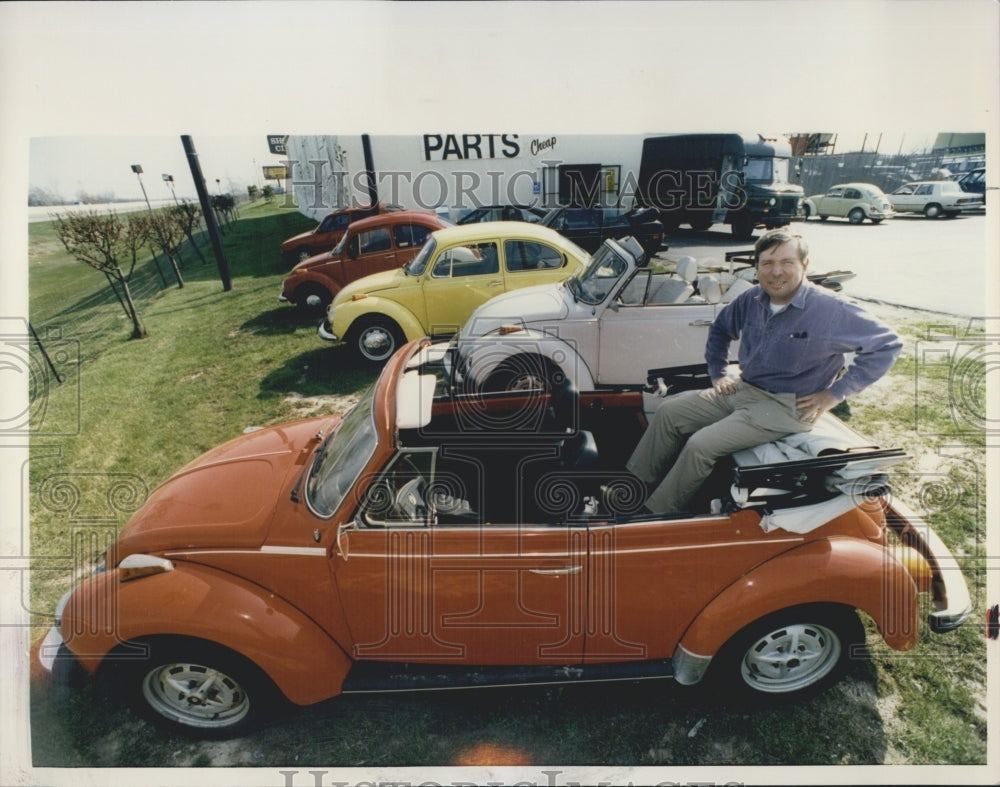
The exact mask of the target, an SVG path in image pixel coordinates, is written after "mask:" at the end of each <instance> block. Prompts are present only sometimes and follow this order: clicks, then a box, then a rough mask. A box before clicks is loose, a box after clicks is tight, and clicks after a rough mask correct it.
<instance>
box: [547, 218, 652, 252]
mask: <svg viewBox="0 0 1000 787" xmlns="http://www.w3.org/2000/svg"><path fill="white" fill-rule="evenodd" d="M541 224H542V226H543V227H551V228H552V229H554V230H556V231H557V232H561V233H562V234H563V235H565V236H566V237H567V238H569V239H570V240H571V241H573V242H574V243H576V244H577V245H578V246H580V247H582V248H584V249H586V250H587V251H589V252H591V253H593V252H595V251H597V249H598V248H599V247H600V245H601V244H602V243H603V242H604V241H605V240H607V239H608V238H624V237H625V236H627V235H630V236H632V237H633V238H636V239H637V240H638V241H639V243H640V244H642V247H643V248H644V249H645V250H646V253H647V254H649V255H650V256H653V255H654V254H656V252H657V251H658V250H659V249H660V247H661V246H662V245H663V238H664V236H665V230H664V228H663V223H662V222H661V221H660V220H659V219H658V218H657V212H656V211H655V210H654V209H652V208H640V209H630V210H626V209H625V208H602V207H593V208H553V209H552V210H550V211H549V212H548V214H546V216H545V217H544V218H543V219H542V221H541Z"/></svg>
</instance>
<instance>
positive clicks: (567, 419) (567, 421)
mask: <svg viewBox="0 0 1000 787" xmlns="http://www.w3.org/2000/svg"><path fill="white" fill-rule="evenodd" d="M549 412H550V414H551V416H552V419H553V421H555V426H556V427H557V428H559V429H575V428H576V426H577V421H578V419H579V413H580V392H579V391H578V390H577V388H576V384H575V383H574V382H573V381H572V380H571V379H570V378H569V377H567V376H565V375H563V376H562V378H561V379H560V380H559V381H558V382H556V383H554V384H553V386H552V393H551V394H549Z"/></svg>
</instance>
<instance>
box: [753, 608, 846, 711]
mask: <svg viewBox="0 0 1000 787" xmlns="http://www.w3.org/2000/svg"><path fill="white" fill-rule="evenodd" d="M839 659H840V639H839V638H838V637H837V635H836V634H834V633H833V631H831V630H830V629H828V628H826V627H825V626H817V625H815V624H811V623H796V624H794V625H790V626H785V627H783V628H780V629H776V630H775V631H772V632H770V633H769V634H765V635H764V636H763V637H760V638H759V639H757V640H756V641H755V642H754V643H753V644H752V645H751V646H750V647H749V648H748V649H747V652H746V654H745V655H744V656H743V662H742V663H741V664H740V673H741V675H742V676H743V680H744V681H746V682H747V684H748V685H750V686H752V687H753V688H755V689H757V690H758V691H763V692H768V693H774V694H782V693H785V692H789V691H797V690H798V689H803V688H805V687H807V686H810V685H812V684H813V683H815V682H816V681H818V680H820V679H821V678H822V677H823V676H824V675H827V674H828V673H829V672H830V671H831V670H832V669H833V668H834V667H835V666H836V664H837V662H838V660H839Z"/></svg>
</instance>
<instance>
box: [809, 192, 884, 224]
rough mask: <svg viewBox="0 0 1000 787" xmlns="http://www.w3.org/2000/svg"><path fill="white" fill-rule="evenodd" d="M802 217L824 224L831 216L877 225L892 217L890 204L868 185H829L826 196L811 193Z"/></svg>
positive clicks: (854, 222) (882, 195)
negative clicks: (817, 218)
mask: <svg viewBox="0 0 1000 787" xmlns="http://www.w3.org/2000/svg"><path fill="white" fill-rule="evenodd" d="M802 215H803V217H804V218H806V219H808V218H810V217H811V216H819V218H820V221H826V220H827V219H828V218H830V216H836V217H838V218H844V219H847V220H848V221H849V222H851V224H860V223H861V222H863V221H864V220H865V219H868V220H869V221H871V223H872V224H878V223H880V222H881V221H883V220H885V219H891V218H892V216H893V210H892V203H891V202H890V201H889V198H888V197H887V196H886V195H885V193H884V192H883V191H882V189H880V188H879V187H878V186H875V185H873V184H871V183H841V184H839V185H837V186H831V187H830V188H829V189H828V190H827V192H826V194H814V195H813V196H811V197H806V199H805V200H804V201H803V202H802Z"/></svg>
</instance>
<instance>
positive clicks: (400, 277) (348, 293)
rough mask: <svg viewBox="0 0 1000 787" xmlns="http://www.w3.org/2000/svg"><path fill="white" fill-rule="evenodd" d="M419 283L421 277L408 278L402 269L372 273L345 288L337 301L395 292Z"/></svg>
mask: <svg viewBox="0 0 1000 787" xmlns="http://www.w3.org/2000/svg"><path fill="white" fill-rule="evenodd" d="M419 281H420V277H419V276H407V275H406V273H404V272H403V269H402V268H396V269H394V270H391V271H382V272H380V273H371V274H369V275H367V276H363V277H361V278H360V279H358V280H357V281H354V282H351V283H350V284H348V285H347V286H346V287H344V289H342V290H341V291H340V293H339V294H338V295H337V300H338V301H345V300H350V299H351V297H352V296H354V295H360V294H361V293H373V292H379V291H381V290H394V289H396V288H398V287H404V286H407V285H410V284H417V283H419Z"/></svg>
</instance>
